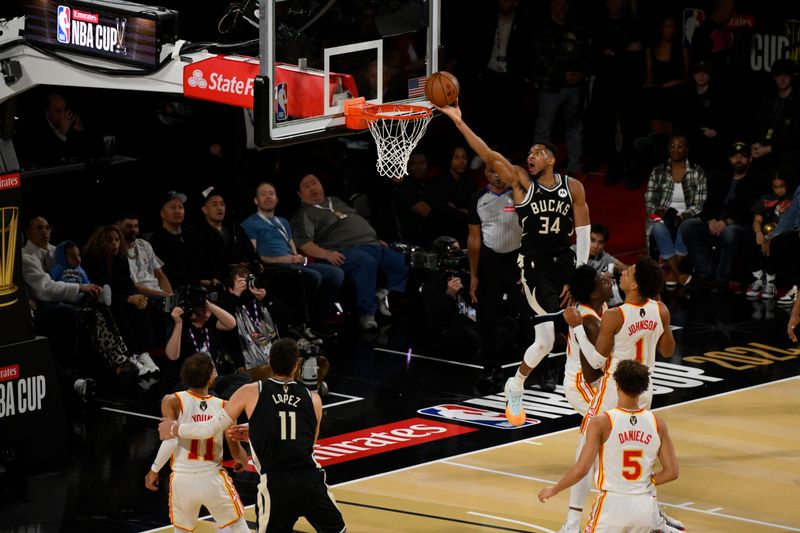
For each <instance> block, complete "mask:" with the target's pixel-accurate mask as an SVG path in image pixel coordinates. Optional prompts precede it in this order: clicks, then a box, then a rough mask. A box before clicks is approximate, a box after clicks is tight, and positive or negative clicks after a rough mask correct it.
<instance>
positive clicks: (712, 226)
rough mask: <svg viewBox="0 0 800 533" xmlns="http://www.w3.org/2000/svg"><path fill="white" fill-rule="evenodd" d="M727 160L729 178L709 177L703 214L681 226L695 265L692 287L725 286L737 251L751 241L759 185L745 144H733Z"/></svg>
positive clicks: (713, 287) (714, 287) (752, 239)
mask: <svg viewBox="0 0 800 533" xmlns="http://www.w3.org/2000/svg"><path fill="white" fill-rule="evenodd" d="M728 161H729V162H730V165H731V167H732V170H733V172H732V175H731V177H730V178H721V179H715V180H712V181H711V182H710V183H709V192H708V197H707V198H706V201H705V205H704V207H703V212H702V216H701V217H699V218H698V217H693V218H690V219H689V220H687V221H686V222H685V223H684V224H683V225H682V226H681V228H680V232H681V234H682V235H683V240H684V242H685V243H686V247H687V248H688V250H689V256H690V257H691V258H692V263H693V264H694V276H693V279H692V285H693V286H695V287H700V288H702V287H706V286H710V288H712V289H718V288H727V286H728V282H729V281H730V277H731V273H732V271H733V262H734V260H735V259H736V257H737V255H738V253H739V251H740V250H741V248H742V247H743V246H745V245H749V244H751V243H753V242H754V237H753V234H752V231H753V230H752V225H753V213H752V211H751V208H752V206H753V202H755V200H756V198H757V197H758V190H759V188H758V178H757V176H754V175H753V174H752V172H750V151H749V146H748V145H747V143H744V142H741V141H739V142H735V143H733V145H732V146H731V148H730V155H729V158H728ZM715 243H716V244H717V245H718V247H719V253H720V256H719V263H718V264H717V268H716V275H715V271H714V269H713V264H712V257H711V248H712V246H713V245H714V244H715Z"/></svg>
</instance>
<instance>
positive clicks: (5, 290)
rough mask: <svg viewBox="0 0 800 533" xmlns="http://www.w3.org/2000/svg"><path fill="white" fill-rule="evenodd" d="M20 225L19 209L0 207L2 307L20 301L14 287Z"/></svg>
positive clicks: (0, 289)
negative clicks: (18, 228)
mask: <svg viewBox="0 0 800 533" xmlns="http://www.w3.org/2000/svg"><path fill="white" fill-rule="evenodd" d="M18 224H19V208H17V207H0V307H8V306H9V305H13V304H15V303H16V302H17V300H18V297H17V286H16V285H14V259H15V258H16V253H17V225H18Z"/></svg>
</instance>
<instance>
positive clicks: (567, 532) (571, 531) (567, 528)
mask: <svg viewBox="0 0 800 533" xmlns="http://www.w3.org/2000/svg"><path fill="white" fill-rule="evenodd" d="M558 533H581V526H580V524H573V523H572V522H564V525H563V526H561V529H559V530H558Z"/></svg>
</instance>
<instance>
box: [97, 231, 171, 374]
mask: <svg viewBox="0 0 800 533" xmlns="http://www.w3.org/2000/svg"><path fill="white" fill-rule="evenodd" d="M124 246H125V245H124V240H123V238H122V232H121V231H120V230H119V228H118V227H117V226H101V227H99V228H97V229H96V230H95V231H94V233H92V236H91V237H89V241H88V242H87V243H86V246H84V249H83V257H84V258H85V263H84V264H85V268H86V273H87V274H88V275H89V279H93V280H95V282H96V283H97V284H98V285H109V286H110V287H111V314H112V315H113V316H114V321H115V322H116V323H117V326H118V327H119V329H120V333H121V334H122V338H123V340H124V341H125V344H126V345H127V346H128V348H129V349H130V351H131V352H132V353H133V355H132V356H131V359H133V360H134V361H135V362H136V363H137V366H139V368H140V375H144V374H149V373H157V372H159V368H158V366H156V364H155V363H154V362H153V360H152V358H151V357H150V353H149V352H150V351H151V350H152V349H153V348H155V347H156V341H155V336H154V335H153V328H152V325H151V324H150V317H149V316H148V314H147V297H146V296H144V295H142V294H139V293H138V291H137V290H136V286H134V284H133V279H132V278H131V271H130V266H129V265H128V254H127V251H126V250H125V248H124Z"/></svg>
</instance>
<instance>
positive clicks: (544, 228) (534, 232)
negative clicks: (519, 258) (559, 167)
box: [514, 173, 574, 257]
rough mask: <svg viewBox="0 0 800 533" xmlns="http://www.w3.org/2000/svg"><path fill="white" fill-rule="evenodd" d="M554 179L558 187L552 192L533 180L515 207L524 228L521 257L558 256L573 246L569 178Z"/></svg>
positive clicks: (557, 175)
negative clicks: (520, 201)
mask: <svg viewBox="0 0 800 533" xmlns="http://www.w3.org/2000/svg"><path fill="white" fill-rule="evenodd" d="M554 176H555V178H556V185H555V187H554V188H552V189H548V188H546V187H543V186H542V185H540V184H539V182H538V181H537V180H532V181H531V186H530V188H529V189H528V192H527V194H526V195H525V198H524V199H523V200H522V203H520V204H517V205H516V206H514V207H515V209H516V210H517V216H519V223H520V225H521V226H522V248H521V249H520V253H521V254H522V255H524V256H526V257H543V256H556V255H559V254H560V253H562V252H563V251H564V250H567V249H568V248H569V247H570V245H571V244H572V240H571V239H570V237H571V235H572V230H573V226H574V221H573V214H572V193H571V192H570V190H569V178H568V177H567V176H565V175H563V174H558V173H556V174H554Z"/></svg>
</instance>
